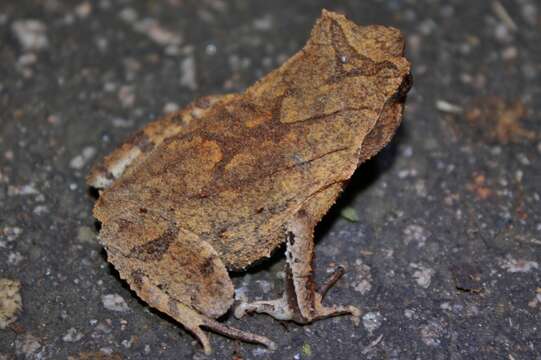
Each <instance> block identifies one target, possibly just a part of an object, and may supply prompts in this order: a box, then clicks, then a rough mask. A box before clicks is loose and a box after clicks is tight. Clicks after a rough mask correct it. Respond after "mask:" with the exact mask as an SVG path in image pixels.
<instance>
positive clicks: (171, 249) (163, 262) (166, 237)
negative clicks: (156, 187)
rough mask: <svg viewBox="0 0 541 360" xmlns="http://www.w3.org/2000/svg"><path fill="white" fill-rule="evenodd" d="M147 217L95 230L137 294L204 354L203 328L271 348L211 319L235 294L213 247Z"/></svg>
mask: <svg viewBox="0 0 541 360" xmlns="http://www.w3.org/2000/svg"><path fill="white" fill-rule="evenodd" d="M124 216H126V215H124ZM147 217H148V218H145V217H139V218H138V219H132V218H129V217H127V219H117V220H116V221H111V222H105V223H102V224H103V227H102V232H101V233H100V239H101V241H102V242H103V243H104V244H105V247H106V249H107V254H108V259H109V261H110V262H111V263H112V264H113V265H114V266H115V268H116V269H117V270H118V272H119V274H120V276H121V277H122V278H123V279H125V280H126V281H127V283H128V284H129V285H130V287H131V288H132V289H133V290H134V291H135V292H136V293H137V295H138V296H139V297H140V298H141V299H143V300H144V301H145V302H147V303H148V304H149V305H150V306H151V307H154V308H156V309H158V310H159V311H161V312H163V313H165V314H167V315H169V316H171V317H172V318H173V319H175V320H176V321H178V322H179V323H181V324H182V325H183V326H184V327H185V328H186V329H187V330H189V331H190V332H191V333H193V334H194V335H195V336H196V338H197V339H198V340H199V341H200V342H201V344H202V345H203V348H204V350H205V352H206V353H209V352H210V351H211V347H210V343H209V339H208V337H207V334H206V333H205V332H204V331H203V329H206V330H211V331H213V332H216V333H219V334H222V335H225V336H228V337H231V338H234V339H239V340H242V341H247V342H252V343H258V344H262V345H265V346H267V347H269V348H274V347H275V345H274V343H273V342H272V341H270V340H269V339H267V338H266V337H263V336H259V335H255V334H251V333H248V332H244V331H241V330H238V329H235V328H232V327H230V326H227V325H225V324H221V323H219V322H217V321H216V320H214V319H216V318H218V317H220V316H222V315H224V314H225V313H226V312H227V311H228V309H229V308H230V306H231V305H232V303H233V294H234V288H233V283H232V282H231V279H230V278H229V275H228V273H227V270H226V268H225V265H224V264H223V262H222V260H221V259H220V257H219V256H218V253H217V252H216V251H215V250H214V248H212V246H210V244H208V243H207V242H206V241H204V240H201V239H199V237H198V236H197V235H195V234H193V233H191V232H189V231H186V230H182V229H177V228H176V227H174V226H171V227H169V228H167V227H165V226H166V223H160V221H159V219H155V218H152V217H150V215H149V214H148V213H147ZM118 224H121V226H120V227H118V226H117V225H118ZM164 224H165V225H164ZM143 228H144V231H143V230H142V229H143ZM141 231H143V232H141ZM126 238H131V241H124V240H126ZM136 241H137V242H138V243H137V244H135V242H136Z"/></svg>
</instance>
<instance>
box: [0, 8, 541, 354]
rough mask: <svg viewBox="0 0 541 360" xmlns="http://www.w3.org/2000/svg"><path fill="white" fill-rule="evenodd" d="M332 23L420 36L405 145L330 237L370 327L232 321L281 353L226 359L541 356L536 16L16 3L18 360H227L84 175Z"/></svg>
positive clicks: (0, 59)
mask: <svg viewBox="0 0 541 360" xmlns="http://www.w3.org/2000/svg"><path fill="white" fill-rule="evenodd" d="M323 7H326V8H329V9H333V10H338V11H341V12H344V13H346V14H347V15H348V16H349V17H350V18H351V19H353V20H355V21H356V22H359V23H363V24H368V23H378V24H387V25H393V26H396V27H398V28H400V29H401V30H402V31H403V32H404V34H405V36H406V38H407V41H408V57H409V59H410V60H411V61H412V62H413V65H414V66H413V68H414V70H413V74H414V86H413V89H412V91H411V93H410V96H409V98H408V103H407V111H406V118H405V122H404V124H403V126H402V127H401V129H400V131H399V134H398V135H397V136H396V137H395V139H394V140H393V142H392V144H391V145H389V146H388V147H387V148H386V149H385V150H384V151H383V152H382V153H381V154H380V155H378V156H377V157H376V158H375V159H374V160H372V161H370V162H369V163H367V164H365V165H363V166H362V167H361V168H360V169H359V170H358V172H357V173H356V175H355V177H354V179H353V181H352V182H351V183H350V185H349V187H348V188H347V190H346V191H345V193H344V194H343V197H342V198H341V199H340V201H339V202H338V204H337V205H336V206H335V208H334V209H333V211H332V212H331V213H330V214H329V215H328V216H327V217H326V218H325V220H324V221H323V223H322V224H321V225H320V226H319V228H318V239H319V240H318V245H317V255H318V257H317V260H316V263H317V266H318V276H319V278H323V277H324V276H325V273H326V272H327V271H328V270H330V269H332V267H333V266H335V265H336V264H343V265H345V266H346V267H347V268H348V273H347V274H346V276H345V277H344V279H343V280H342V281H341V282H340V283H339V285H338V286H337V287H336V288H334V289H333V290H332V292H331V293H330V294H329V297H328V302H329V303H334V302H337V303H352V304H355V305H357V306H359V307H361V308H362V309H363V311H364V315H363V318H362V322H361V325H360V326H359V327H354V326H353V324H352V323H351V321H349V320H348V319H345V318H336V319H331V320H325V321H320V322H317V323H315V324H313V325H310V326H297V325H294V324H281V323H279V322H277V321H274V320H272V319H270V318H268V317H266V316H262V315H260V316H252V317H248V318H246V319H242V320H236V319H234V318H233V317H232V316H227V317H226V318H225V319H224V321H225V322H227V323H228V324H231V325H234V326H237V327H241V328H243V329H246V330H251V331H255V332H258V333H260V334H264V335H267V336H269V337H270V338H272V339H273V340H275V341H276V342H277V343H278V345H279V348H278V350H277V351H275V352H273V353H271V352H268V351H266V350H265V349H263V348H261V347H257V346H253V345H249V344H239V343H236V342H234V341H231V340H229V339H226V338H223V337H221V336H218V335H212V339H211V341H212V344H213V346H214V349H215V352H214V354H213V355H212V356H211V357H209V358H212V359H508V360H513V359H516V360H518V359H541V329H540V327H541V325H540V324H541V312H540V311H541V268H540V265H539V263H540V262H541V235H540V233H541V211H540V210H541V200H540V197H541V123H540V121H541V101H540V98H541V76H540V73H541V65H540V64H541V46H539V44H540V43H541V6H540V5H539V2H537V1H534V0H531V1H528V0H517V1H503V0H501V1H462V0H453V1H436V0H432V1H428V0H427V1H398V0H386V1H384V0H381V1H355V0H351V1H332V2H331V1H312V0H310V1H308V0H305V1H291V0H289V1H283V0H280V1H263V0H260V1H255V0H254V1H248V0H232V1H225V0H206V1H189V0H168V1H150V0H147V1H144V0H140V1H136V0H122V1H120V0H119V1H113V0H96V1H85V0H80V1H69V0H50V1H38V0H35V1H31V0H3V1H2V2H1V3H0V278H8V279H12V280H18V281H20V283H21V296H22V302H23V309H22V311H21V312H20V313H19V314H18V319H17V320H16V321H15V322H13V323H11V324H10V325H8V326H7V328H6V329H3V330H1V329H0V359H2V360H4V359H66V358H68V357H70V356H71V358H73V359H205V358H207V357H205V356H204V355H203V353H202V352H201V348H200V346H199V344H197V343H196V342H195V341H194V338H193V337H192V336H190V335H189V334H188V333H186V332H185V331H184V330H183V329H182V328H181V327H180V326H178V325H177V324H176V323H174V322H173V321H171V320H170V319H168V318H167V317H165V316H162V315H160V314H159V313H157V312H156V311H154V310H151V309H149V308H148V307H147V306H146V305H145V304H144V303H143V302H141V301H139V300H138V299H137V298H136V297H135V296H134V294H133V293H132V292H130V290H129V289H128V288H127V286H126V285H125V284H124V283H123V282H122V281H121V280H120V279H119V277H118V275H117V273H116V272H115V271H114V269H113V268H112V267H111V266H110V265H109V264H108V263H107V261H106V256H105V254H104V252H103V250H102V249H101V247H100V246H99V245H98V244H97V242H96V226H95V223H94V219H93V217H92V215H91V208H92V204H93V202H94V201H93V198H92V197H91V196H90V194H89V193H88V189H87V187H86V186H85V183H84V177H85V175H86V173H87V172H88V170H89V167H90V166H91V164H92V163H93V162H94V161H96V160H97V159H99V158H100V157H101V156H103V155H105V154H107V153H108V152H109V151H111V150H112V149H113V148H114V147H115V146H116V145H118V144H119V143H120V142H121V141H122V139H124V138H125V137H127V136H128V135H129V134H130V133H131V132H133V131H134V130H135V129H137V128H139V127H141V126H142V125H143V124H145V123H146V122H147V121H149V120H151V119H153V118H155V117H156V116H158V115H160V114H162V113H163V112H164V111H171V110H175V109H176V108H177V107H182V106H183V105H185V104H187V103H188V102H189V101H190V100H192V99H194V98H195V97H197V96H200V95H207V94H212V93H225V92H231V91H239V90H242V89H244V88H245V87H246V86H247V85H249V84H251V83H252V82H253V81H255V80H256V79H258V78H259V77H261V75H263V74H265V73H266V72H268V71H269V70H271V69H273V68H275V67H276V66H277V65H278V64H280V63H281V62H282V61H284V59H286V58H287V57H288V56H289V55H291V54H292V53H294V52H295V51H296V50H297V49H299V48H300V47H301V46H302V44H303V43H304V41H305V40H306V38H307V34H308V32H309V30H310V28H311V26H312V24H313V22H314V20H315V19H316V18H317V17H318V15H319V13H320V11H321V8H323ZM344 213H345V216H344V215H341V214H344ZM352 214H353V215H352ZM352 216H353V217H355V216H358V218H359V221H357V222H350V221H348V220H346V219H345V217H352ZM282 265H283V261H282V259H281V258H280V257H278V258H275V259H273V261H270V262H268V263H267V264H264V265H263V266H260V267H257V268H256V269H254V270H253V271H250V272H249V273H248V274H244V275H243V274H240V275H238V276H235V278H234V281H235V282H236V285H237V287H238V288H239V290H238V295H239V296H244V295H245V296H247V297H248V298H250V299H254V298H269V297H271V296H272V297H274V296H277V295H279V293H280V291H281V286H282V284H281V275H282V273H281V267H282Z"/></svg>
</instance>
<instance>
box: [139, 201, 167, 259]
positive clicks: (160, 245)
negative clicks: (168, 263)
mask: <svg viewBox="0 0 541 360" xmlns="http://www.w3.org/2000/svg"><path fill="white" fill-rule="evenodd" d="M140 210H141V209H140ZM176 235H177V232H176V230H168V231H166V232H165V233H164V234H163V235H160V237H158V238H157V239H154V240H150V241H149V242H147V243H145V244H143V245H138V246H134V247H133V248H132V250H131V252H130V256H133V257H135V258H137V259H139V260H142V261H156V260H160V259H161V258H162V256H163V254H165V252H166V251H167V249H169V245H171V243H172V242H173V241H174V240H175V237H176Z"/></svg>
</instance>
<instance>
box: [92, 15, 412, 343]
mask: <svg viewBox="0 0 541 360" xmlns="http://www.w3.org/2000/svg"><path fill="white" fill-rule="evenodd" d="M403 53H404V40H403V37H402V35H401V34H400V32H399V31H398V30H396V29H393V28H389V27H384V26H357V25H355V24H354V23H352V22H351V21H349V20H347V19H346V18H345V17H344V16H342V15H338V14H336V13H332V12H329V11H325V10H324V11H323V12H322V15H321V18H320V19H319V20H318V21H317V23H316V24H315V26H314V28H313V30H312V33H311V36H310V39H309V40H308V43H307V44H306V45H305V47H304V48H303V49H302V50H301V51H299V52H298V53H297V54H295V55H294V56H293V57H291V58H290V59H289V60H288V61H286V62H285V63H284V64H283V65H282V66H281V67H280V68H278V69H276V70H274V71H273V72H271V73H270V74H268V75H267V76H265V77H264V78H263V79H261V80H260V81H258V82H256V83H255V84H254V85H252V86H251V87H250V88H248V89H247V90H246V91H245V92H244V93H242V94H229V95H223V96H211V97H205V98H202V99H199V100H197V101H195V102H194V103H192V104H191V105H189V106H188V107H186V108H185V109H184V110H181V111H179V112H177V113H173V114H169V115H167V116H165V117H163V118H161V119H158V120H156V121H154V122H151V123H150V124H148V125H147V126H146V127H145V128H143V129H142V130H140V131H139V132H137V133H136V134H135V135H134V136H133V137H132V138H131V139H130V140H128V141H127V142H125V143H124V144H123V145H122V146H121V147H119V148H118V149H117V150H116V151H114V152H113V153H112V154H111V155H109V156H107V157H106V158H105V159H104V161H103V163H102V164H100V165H98V166H96V167H95V168H94V169H93V170H92V172H91V174H90V175H89V177H88V184H89V185H91V186H93V187H95V188H97V189H100V197H99V199H98V201H97V203H96V206H95V208H94V215H95V217H96V218H97V219H98V220H99V221H100V222H101V224H102V228H101V231H100V236H99V237H100V241H101V243H102V244H103V245H104V246H105V248H106V250H107V253H108V258H109V261H110V262H111V263H112V264H113V265H114V266H115V268H116V269H117V270H118V272H119V273H120V276H121V277H122V278H123V279H125V280H126V281H127V282H128V284H129V285H130V287H131V288H132V289H133V290H134V291H135V292H136V293H137V294H138V296H139V297H141V298H142V299H143V300H145V301H146V302H147V303H148V304H149V305H150V306H152V307H154V308H156V309H158V310H160V311H162V312H164V313H166V314H168V315H170V316H171V317H173V318H174V319H175V320H177V321H178V322H180V323H181V324H182V325H184V327H186V329H188V330H190V331H191V332H192V333H193V334H195V336H196V337H197V338H198V339H199V340H200V341H201V343H202V344H203V347H204V349H205V352H210V349H211V348H210V344H209V341H208V338H207V335H206V334H205V333H204V332H203V330H202V328H206V329H209V330H211V331H214V332H218V333H221V334H224V335H226V336H229V337H232V338H237V339H241V340H244V341H250V342H256V343H261V344H264V345H266V346H268V347H274V343H273V342H272V341H270V340H269V339H267V338H265V337H263V336H258V335H255V334H251V333H247V332H243V331H240V330H237V329H235V328H232V327H229V326H227V325H225V324H222V323H220V322H217V321H216V320H215V319H216V318H218V317H220V316H221V315H223V314H225V313H226V312H227V311H228V309H229V308H230V307H231V306H232V304H233V294H234V288H233V284H232V282H231V279H230V277H229V275H228V270H242V269H245V268H246V267H247V266H249V265H250V264H252V263H254V262H255V261H257V260H259V259H262V258H265V257H268V256H269V255H270V254H271V253H272V251H273V250H274V249H276V248H277V247H278V246H279V245H280V244H281V243H283V242H286V244H287V245H286V281H285V282H286V285H285V291H284V295H283V296H282V297H281V298H279V299H275V300H269V301H257V302H253V303H243V304H241V305H240V306H239V307H237V309H236V310H235V315H236V316H237V317H241V316H242V315H244V314H245V313H247V312H260V313H267V314H269V315H271V316H273V317H275V318H277V319H281V320H293V321H295V322H298V323H303V324H304V323H310V322H312V321H314V320H317V319H321V318H325V317H329V316H335V315H342V314H351V315H352V316H353V317H354V318H358V317H359V315H360V311H359V310H358V309H357V308H355V307H353V306H325V305H323V304H322V299H323V296H324V294H325V292H326V290H327V289H328V288H329V287H330V286H332V284H333V283H334V282H335V281H336V280H337V279H338V278H339V276H340V275H341V273H342V271H343V270H342V268H339V270H338V271H337V272H336V273H335V274H334V275H333V276H331V277H330V278H329V280H327V282H325V283H324V284H323V285H322V286H321V287H319V289H316V284H315V283H314V281H313V276H312V275H313V274H312V273H313V269H312V261H313V257H314V241H313V231H314V227H315V225H316V224H317V223H318V222H319V220H320V219H321V218H322V216H323V215H324V214H325V213H326V212H327V210H328V209H329V208H330V207H331V206H332V204H333V203H334V202H335V199H336V198H337V196H338V195H339V193H340V191H341V190H342V188H343V186H344V184H345V183H346V182H347V181H348V179H349V178H350V177H351V175H352V174H353V172H354V171H355V169H356V168H357V166H358V165H359V164H360V163H362V162H363V161H365V160H367V159H368V158H370V157H371V156H373V155H374V154H376V153H377V152H378V151H379V150H380V149H381V148H382V147H383V146H384V145H385V144H386V143H387V142H388V141H389V140H390V138H391V137H392V135H393V133H394V131H395V129H396V128H397V127H398V125H399V123H400V120H401V117H402V111H403V108H404V101H405V95H406V93H407V91H408V90H409V87H410V64H409V62H408V61H407V60H406V59H405V58H404V57H403Z"/></svg>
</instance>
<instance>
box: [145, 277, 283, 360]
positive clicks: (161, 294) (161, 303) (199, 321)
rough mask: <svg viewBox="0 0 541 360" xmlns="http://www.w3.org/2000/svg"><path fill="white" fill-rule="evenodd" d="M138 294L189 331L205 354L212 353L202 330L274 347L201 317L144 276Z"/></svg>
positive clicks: (257, 338)
mask: <svg viewBox="0 0 541 360" xmlns="http://www.w3.org/2000/svg"><path fill="white" fill-rule="evenodd" d="M137 282H138V284H137V287H138V294H139V296H140V297H141V298H143V299H145V300H146V301H147V302H148V303H149V305H151V306H152V307H154V308H156V309H157V310H159V311H161V312H163V313H166V314H168V315H169V316H171V317H172V318H174V319H175V320H176V321H178V322H179V323H181V324H182V325H183V326H184V327H185V328H186V330H188V331H190V332H191V333H192V334H193V335H194V336H195V337H196V338H197V340H199V342H200V343H201V345H202V346H203V351H204V352H205V353H206V354H210V353H211V352H212V347H211V345H210V341H209V338H208V336H207V334H206V333H205V331H203V329H204V328H205V329H208V330H211V331H213V332H215V333H218V334H221V335H224V336H227V337H230V338H233V339H239V340H242V341H246V342H251V343H256V344H262V345H265V346H266V347H268V348H269V349H271V350H274V349H275V348H276V345H275V344H274V343H273V342H272V341H271V340H269V339H268V338H266V337H264V336H260V335H256V334H252V333H249V332H245V331H241V330H238V329H236V328H233V327H231V326H228V325H225V324H222V323H220V322H218V321H216V320H214V319H212V318H211V317H209V316H206V315H203V314H202V313H200V312H198V311H197V310H195V309H193V308H191V307H189V306H187V305H185V304H183V303H181V302H179V301H176V300H175V299H173V298H171V297H170V296H169V295H168V294H167V293H166V292H165V291H163V290H162V289H160V288H159V287H157V286H155V285H153V284H152V282H150V280H149V279H148V278H147V277H146V276H141V277H140V278H138V279H137Z"/></svg>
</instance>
